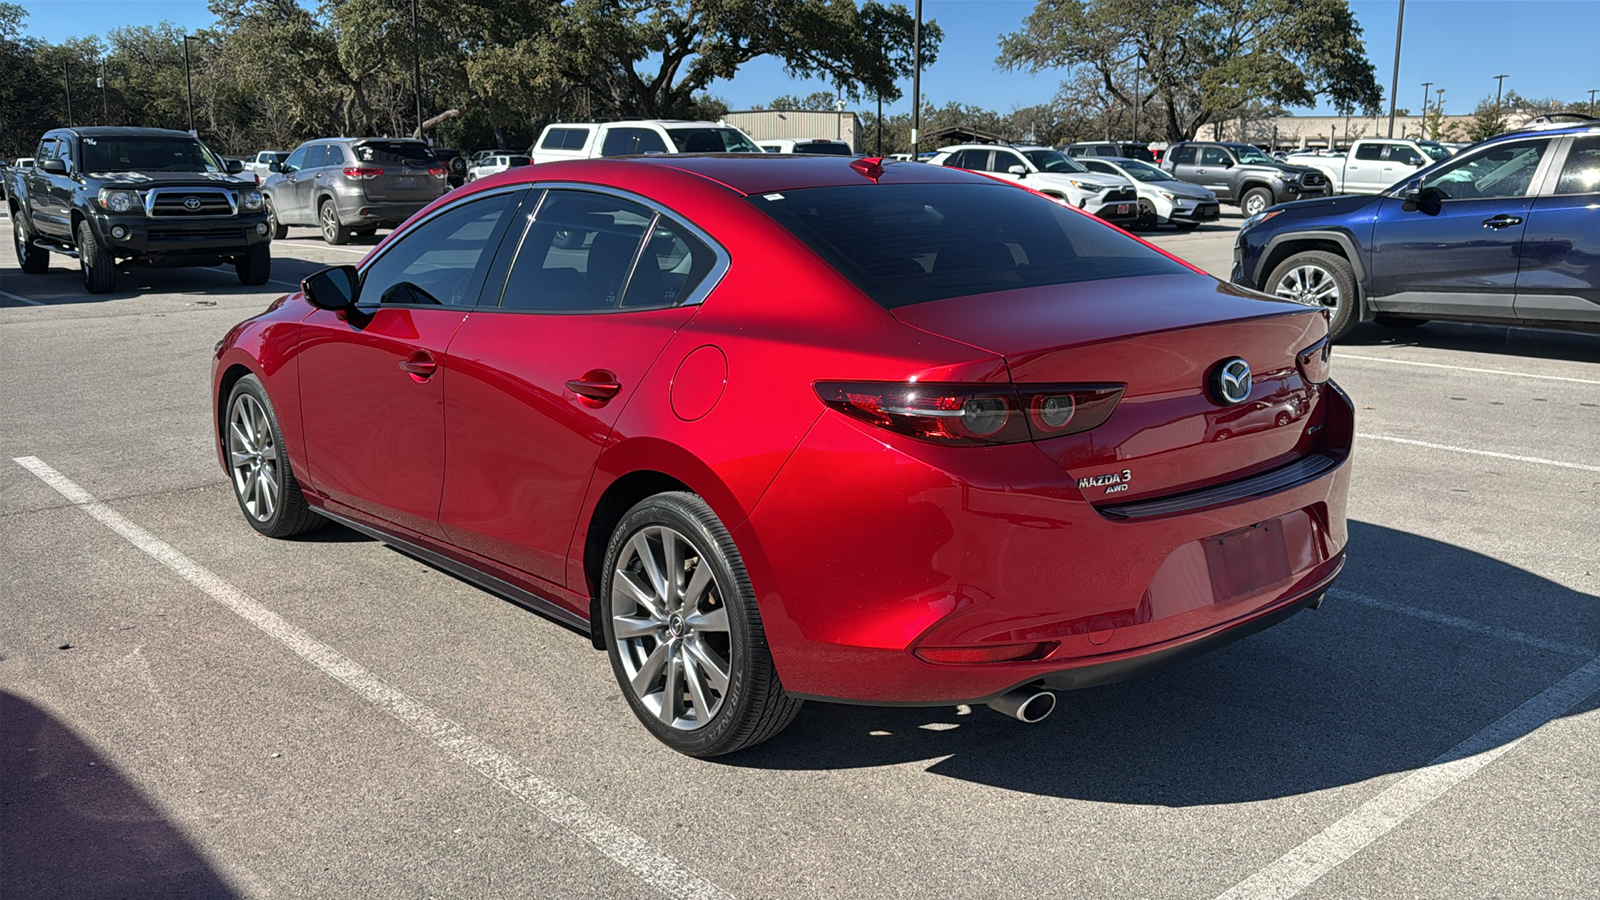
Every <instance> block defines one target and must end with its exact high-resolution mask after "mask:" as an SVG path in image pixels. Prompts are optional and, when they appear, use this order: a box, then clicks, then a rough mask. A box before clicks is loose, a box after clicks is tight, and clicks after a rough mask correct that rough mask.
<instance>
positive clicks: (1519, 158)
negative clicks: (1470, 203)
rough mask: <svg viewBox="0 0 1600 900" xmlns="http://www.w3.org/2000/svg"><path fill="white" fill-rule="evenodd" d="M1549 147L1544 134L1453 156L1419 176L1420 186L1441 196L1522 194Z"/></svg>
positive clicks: (1465, 197) (1469, 197)
mask: <svg viewBox="0 0 1600 900" xmlns="http://www.w3.org/2000/svg"><path fill="white" fill-rule="evenodd" d="M1549 147H1550V141H1549V139H1548V138H1546V139H1541V140H1533V141H1515V142H1507V143H1503V144H1495V145H1493V146H1490V147H1485V148H1484V149H1482V150H1480V151H1478V152H1476V153H1472V154H1470V155H1465V156H1461V157H1457V158H1456V159H1453V160H1451V161H1450V162H1448V163H1445V164H1444V165H1443V166H1442V167H1441V169H1440V170H1439V171H1435V172H1433V173H1432V174H1430V175H1428V176H1427V177H1426V178H1424V179H1423V180H1422V183H1421V185H1420V187H1421V189H1422V190H1430V189H1431V190H1438V191H1440V192H1442V194H1443V196H1442V199H1445V200H1485V199H1490V198H1501V197H1522V196H1525V195H1526V194H1527V193H1528V187H1529V186H1530V185H1532V184H1533V175H1534V173H1535V172H1536V171H1537V170H1538V168H1539V162H1540V160H1542V159H1543V158H1544V153H1545V151H1546V150H1547V149H1549Z"/></svg>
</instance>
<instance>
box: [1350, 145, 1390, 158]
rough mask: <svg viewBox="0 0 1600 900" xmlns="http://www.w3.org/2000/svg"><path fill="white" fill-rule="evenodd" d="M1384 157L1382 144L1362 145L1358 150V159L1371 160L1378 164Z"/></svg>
mask: <svg viewBox="0 0 1600 900" xmlns="http://www.w3.org/2000/svg"><path fill="white" fill-rule="evenodd" d="M1382 156H1383V145H1382V144H1362V145H1361V146H1359V147H1357V148H1356V159H1364V160H1371V161H1373V162H1376V161H1377V160H1378V159H1380V158H1382Z"/></svg>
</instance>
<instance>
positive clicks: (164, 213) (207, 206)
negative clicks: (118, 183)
mask: <svg viewBox="0 0 1600 900" xmlns="http://www.w3.org/2000/svg"><path fill="white" fill-rule="evenodd" d="M145 211H146V212H148V213H149V214H150V216H151V217H152V218H161V217H166V218H174V219H176V218H191V219H192V218H196V217H204V216H231V215H234V200H233V197H232V196H231V195H230V194H229V192H228V191H224V190H221V189H219V188H178V189H170V190H159V189H158V190H153V191H151V192H150V194H149V196H148V197H147V198H146V199H145Z"/></svg>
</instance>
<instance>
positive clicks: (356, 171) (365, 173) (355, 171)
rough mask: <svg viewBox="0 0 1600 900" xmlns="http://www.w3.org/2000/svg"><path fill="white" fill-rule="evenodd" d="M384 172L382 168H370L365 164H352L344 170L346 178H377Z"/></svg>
mask: <svg viewBox="0 0 1600 900" xmlns="http://www.w3.org/2000/svg"><path fill="white" fill-rule="evenodd" d="M382 174H383V170H382V169H368V168H366V167H364V166H351V167H349V168H347V169H345V170H344V177H346V178H377V177H378V176H379V175H382Z"/></svg>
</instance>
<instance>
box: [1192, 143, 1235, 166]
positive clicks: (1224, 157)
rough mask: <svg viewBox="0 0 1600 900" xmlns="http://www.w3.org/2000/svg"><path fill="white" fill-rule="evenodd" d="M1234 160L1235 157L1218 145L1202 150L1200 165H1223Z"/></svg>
mask: <svg viewBox="0 0 1600 900" xmlns="http://www.w3.org/2000/svg"><path fill="white" fill-rule="evenodd" d="M1231 162H1233V159H1232V158H1231V157H1230V156H1228V154H1227V153H1225V152H1223V151H1222V149H1221V148H1218V147H1206V148H1205V149H1203V150H1201V151H1200V165H1202V166H1221V165H1225V164H1227V163H1231Z"/></svg>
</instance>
